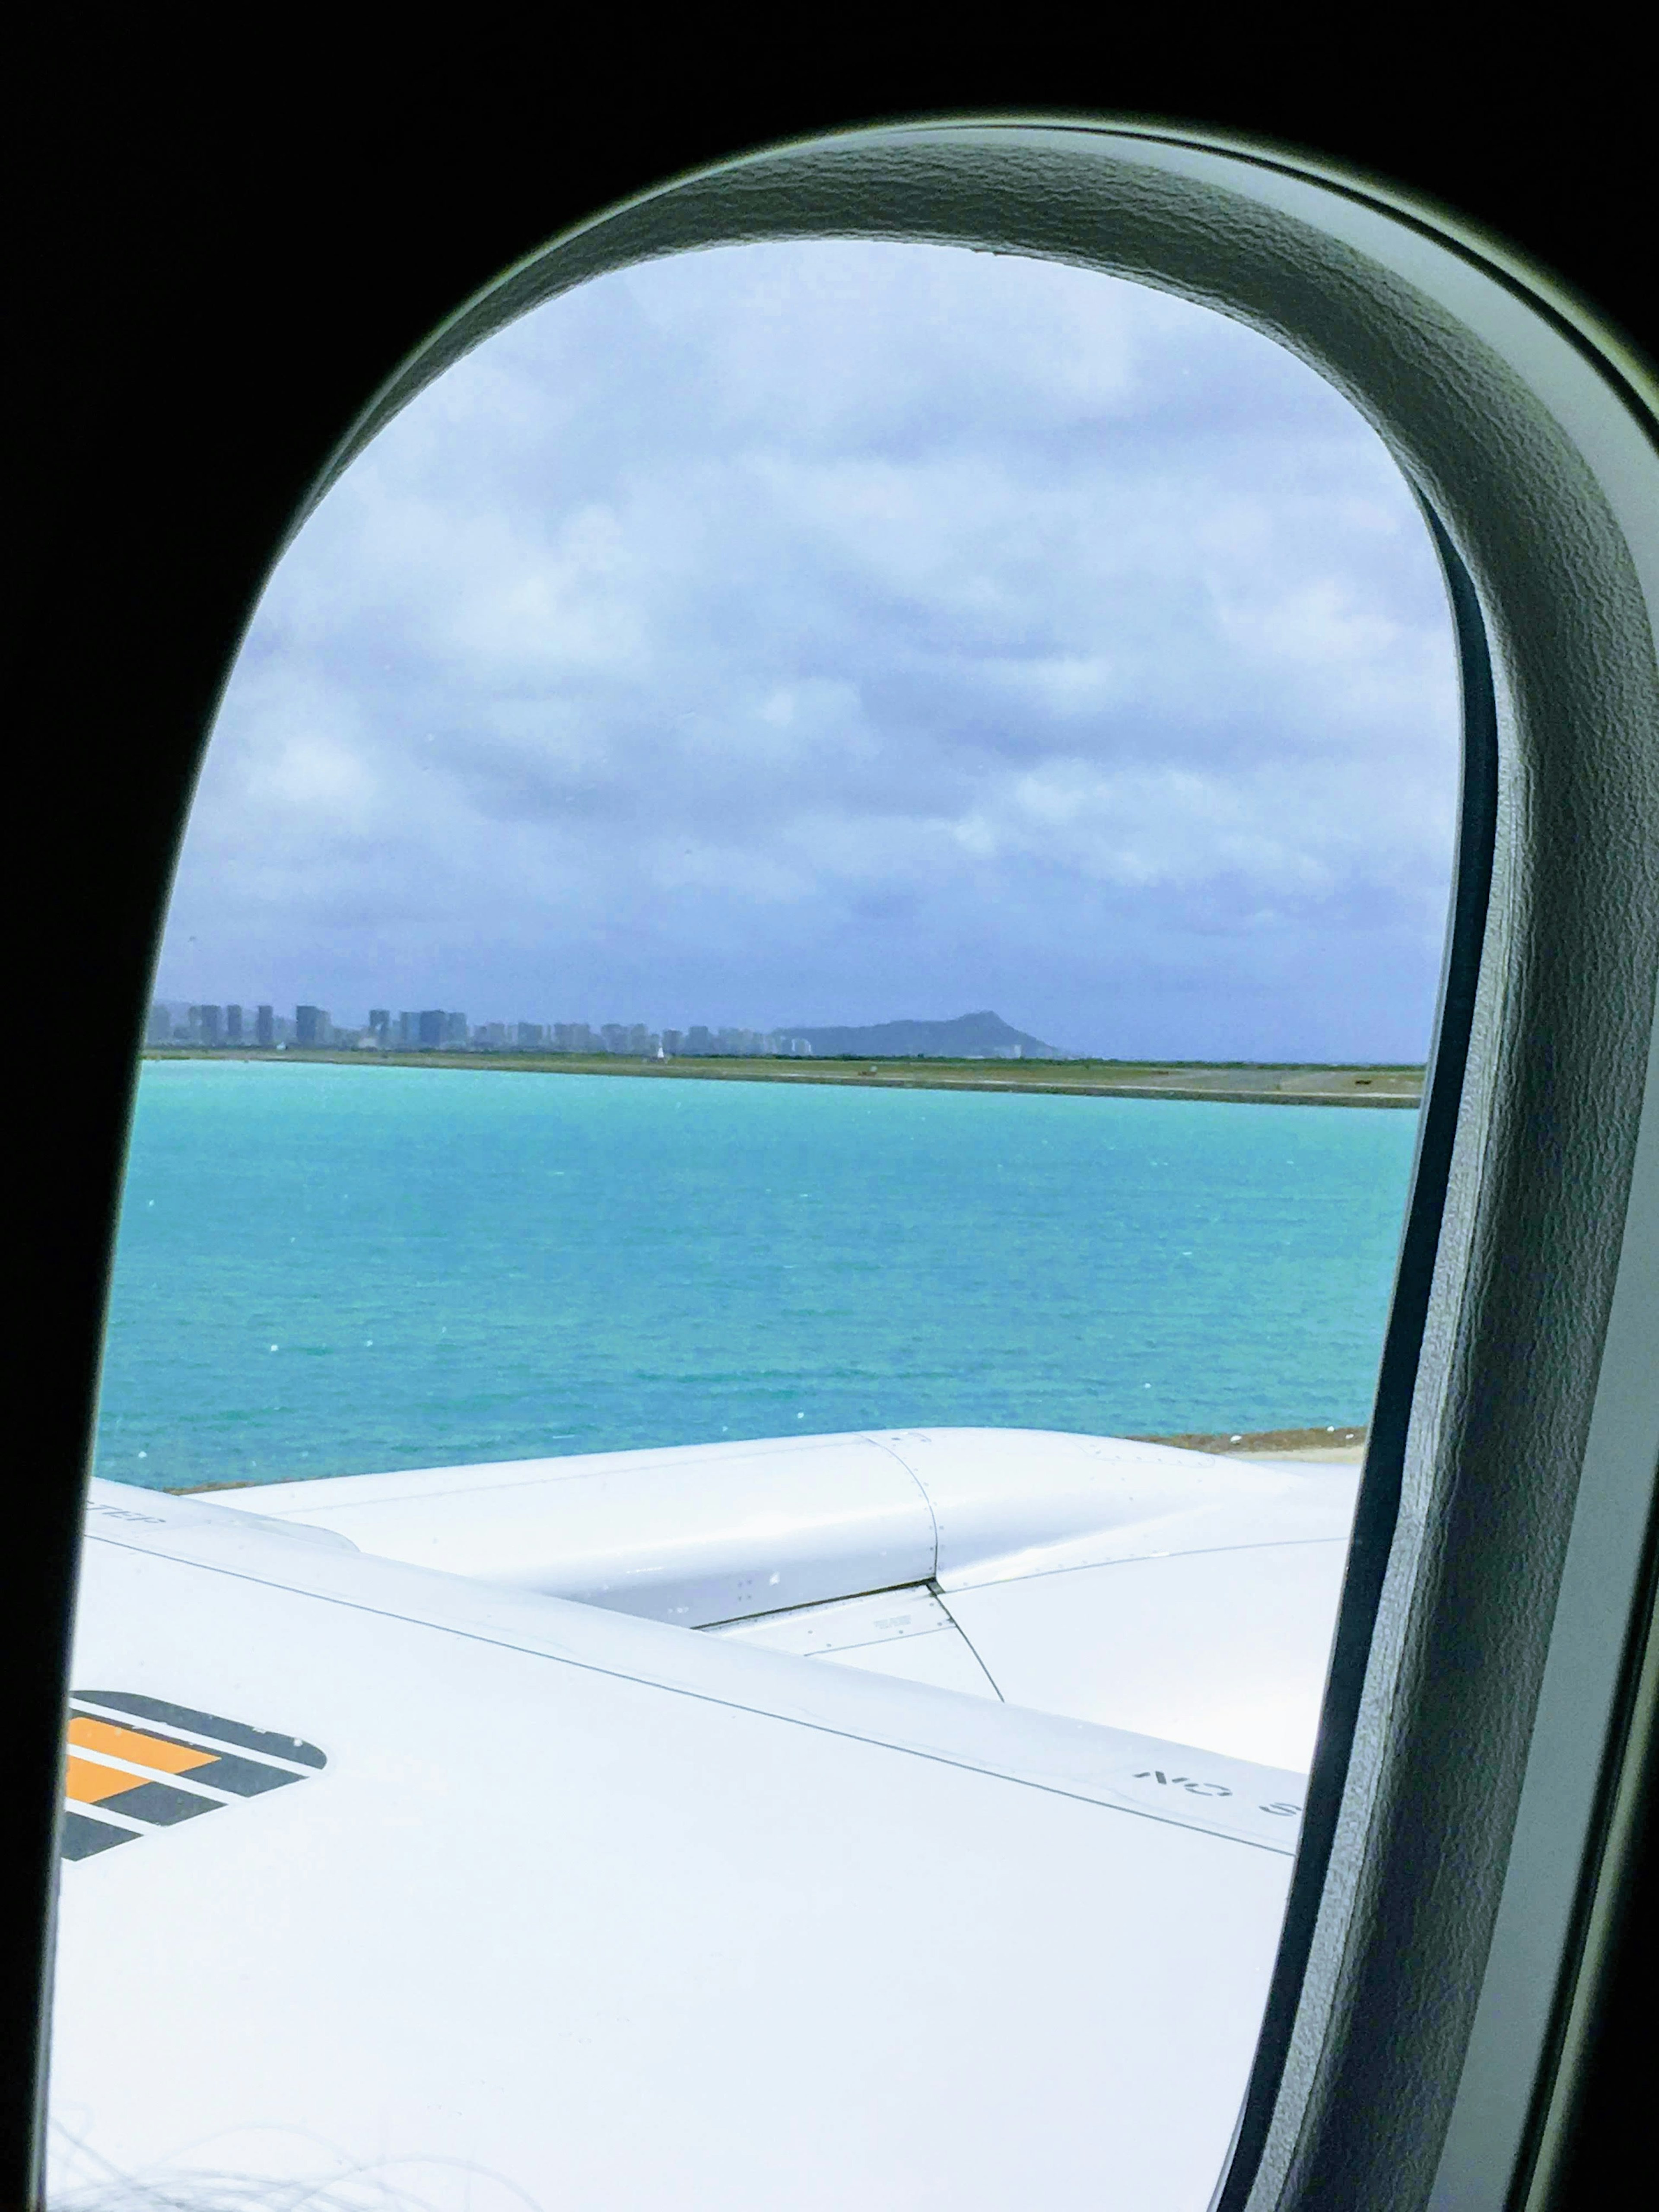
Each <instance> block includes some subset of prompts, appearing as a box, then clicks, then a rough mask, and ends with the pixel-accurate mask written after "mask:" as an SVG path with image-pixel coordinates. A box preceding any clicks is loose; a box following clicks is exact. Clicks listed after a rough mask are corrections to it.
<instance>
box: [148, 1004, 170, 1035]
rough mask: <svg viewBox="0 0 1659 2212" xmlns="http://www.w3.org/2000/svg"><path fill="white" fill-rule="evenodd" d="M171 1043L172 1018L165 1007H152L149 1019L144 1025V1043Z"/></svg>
mask: <svg viewBox="0 0 1659 2212" xmlns="http://www.w3.org/2000/svg"><path fill="white" fill-rule="evenodd" d="M144 1042H145V1043H146V1044H171V1043H172V1042H173V1016H172V1015H171V1014H170V1013H169V1012H167V1008H166V1007H165V1006H152V1007H151V1008H150V1010H149V1020H148V1021H147V1022H146V1023H145V1024H144Z"/></svg>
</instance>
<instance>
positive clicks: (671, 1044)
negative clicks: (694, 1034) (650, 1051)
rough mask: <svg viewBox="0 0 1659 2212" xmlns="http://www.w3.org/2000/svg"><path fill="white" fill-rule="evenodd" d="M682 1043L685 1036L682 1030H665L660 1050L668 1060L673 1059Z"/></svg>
mask: <svg viewBox="0 0 1659 2212" xmlns="http://www.w3.org/2000/svg"><path fill="white" fill-rule="evenodd" d="M684 1042H685V1036H684V1031H683V1030H664V1031H663V1033H662V1048H663V1051H664V1053H665V1054H666V1056H667V1057H668V1058H669V1059H670V1060H672V1059H673V1057H674V1055H675V1054H676V1053H677V1052H678V1050H679V1048H680V1047H681V1046H682V1045H683V1044H684Z"/></svg>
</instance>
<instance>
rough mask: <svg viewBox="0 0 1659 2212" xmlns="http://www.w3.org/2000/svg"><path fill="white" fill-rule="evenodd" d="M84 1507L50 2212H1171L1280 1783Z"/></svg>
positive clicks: (1115, 1732) (1043, 1532)
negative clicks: (55, 2209)
mask: <svg viewBox="0 0 1659 2212" xmlns="http://www.w3.org/2000/svg"><path fill="white" fill-rule="evenodd" d="M369 1480H371V1481H372V1482H380V1483H386V1482H387V1481H388V1480H391V1479H389V1478H370V1479H369ZM301 1487H306V1488H313V1487H319V1486H291V1488H292V1489H294V1490H298V1489H300V1488H301ZM237 1502H238V1504H239V1505H241V1506H243V1507H252V1508H253V1509H254V1510H253V1512H252V1515H251V1516H250V1514H249V1513H248V1512H247V1511H246V1510H243V1511H233V1510H226V1507H225V1506H224V1505H222V1504H198V1503H194V1502H189V1503H187V1502H184V1501H178V1500H168V1499H162V1498H155V1497H154V1496H153V1495H151V1494H149V1493H141V1492H133V1491H131V1490H128V1489H123V1488H118V1487H117V1486H110V1485H106V1484H98V1485H94V1500H93V1508H92V1510H91V1511H90V1513H89V1516H88V1545H87V1553H86V1565H85V1571H84V1579H83V1585H82V1601H81V1612H80V1629H79V1636H78V1642H77V1649H76V1671H75V1678H74V1679H75V1683H76V1690H77V1692H78V1693H79V1694H78V1695H77V1697H76V1701H75V1703H76V1711H75V1717H74V1721H73V1723H72V1735H73V1737H74V1739H75V1740H74V1742H73V1745H72V1751H73V1765H72V1769H71V1778H70V1791H71V1796H70V1805H71V1809H72V1814H73V1817H74V1820H75V1822H76V1823H80V1824H82V1826H80V1827H79V1828H78V1829H76V1831H75V1832H76V1836H77V1838H78V1841H77V1842H76V1844H75V1845H74V1848H76V1849H77V1850H80V1849H82V1846H84V1853H83V1855H82V1856H80V1857H75V1858H72V1859H71V1860H70V1863H66V1865H65V1867H64V1886H63V1905H62V1918H61V1928H60V1934H59V1959H58V2002H57V2008H56V2015H55V2046H54V2056H53V2073H52V2087H53V2113H54V2131H53V2161H54V2163H53V2172H52V2191H53V2197H54V2199H55V2201H57V2202H58V2203H63V2204H64V2205H82V2204H90V2203H99V2204H111V2203H153V2202H155V2201H157V2199H158V2198H159V2199H160V2201H162V2202H165V2203H169V2204H171V2203H175V2202H177V2203H203V2204H207V2203H212V2204H214V2205H216V2206H217V2205H224V2204H229V2203H234V2204H237V2205H240V2204H242V2203H255V2202H257V2203H284V2204H286V2203H297V2202H299V2201H300V2198H299V2196H298V2195H297V2194H296V2192H297V2191H301V2190H309V2191H313V2192H316V2194H315V2195H314V2196H312V2197H306V2199H305V2201H306V2202H307V2203H313V2202H315V2203H335V2204H338V2205H353V2206H356V2205H362V2206H368V2205H375V2206H380V2205H391V2204H410V2205H412V2204H416V2203H418V2204H420V2205H422V2206H424V2207H433V2208H441V2212H449V2208H451V2207H453V2208H457V2209H458V2212H459V2208H461V2207H466V2208H469V2212H495V2207H497V2206H501V2207H507V2206H509V2205H511V2206H515V2207H518V2206H523V2205H525V2204H526V2203H528V2204H534V2205H538V2206H544V2207H549V2208H551V2207H554V2206H558V2207H566V2206H582V2207H588V2206H593V2207H611V2206H618V2207H622V2206H628V2207H632V2206H644V2207H654V2206H659V2205H662V2206H666V2205H678V2204H697V2205H701V2204H719V2205H720V2206H721V2207H722V2208H730V2209H731V2212H740V2208H747V2207H750V2206H753V2207H757V2208H759V2207H762V2206H764V2207H766V2208H768V2212H775V2208H776V2207H777V2206H778V2205H780V2204H787V2205H790V2206H792V2207H794V2206H801V2207H819V2206H822V2207H825V2208H828V2207H832V2206H833V2207H836V2208H837V2209H838V2212H839V2208H842V2207H844V2206H846V2205H848V2204H850V2203H858V2204H860V2205H869V2206H872V2207H888V2206H891V2207H895V2208H897V2207H904V2208H907V2212H908V2208H912V2207H932V2206H939V2207H941V2208H943V2207H945V2206H947V2205H948V2206H950V2207H951V2208H963V2207H975V2206H985V2207H991V2206H996V2207H1004V2206H1006V2205H1008V2204H1010V2203H1041V2204H1042V2205H1044V2206H1045V2207H1054V2208H1062V2207H1065V2206H1068V2205H1079V2206H1081V2205H1085V2204H1087V2205H1091V2206H1095V2205H1098V2204H1100V2203H1124V2204H1126V2205H1128V2204H1133V2205H1134V2206H1135V2207H1137V2208H1138V2212H1139V2208H1148V2212H1156V2208H1160V2207H1168V2208H1171V2212H1173V2209H1174V2208H1181V2212H1202V2208H1203V2207H1204V2206H1205V2204H1206V2203H1207V2200H1208V2196H1209V2192H1210V2191H1211V2188H1212V2185H1213V2182H1214V2179H1215V2176H1216V2174H1217V2172H1218V2168H1219V2166H1220V2164H1221V2160H1222V2159H1223V2157H1224V2155H1225V2149H1226V2145H1227V2142H1228V2137H1229V2135H1230V2132H1231V2127H1232V2124H1233V2120H1234V2118H1235V2115H1236V2112H1237V2105H1238V2100H1239V2096H1240V2094H1241V2093H1242V2089H1243V2082H1244V2079H1245V2075H1246V2073H1247V2070H1248V2068H1249V2058H1250V2053H1251V2049H1252V2046H1253V2043H1254V2039H1255V2031H1256V2026H1257V2021H1258V2019H1259V2015H1260V2010H1261V2002H1262V1999H1263V1996H1264V1993H1265V1990H1266V1985H1267V1975H1268V1972H1269V1970H1270V1967H1271V1963H1272V1959H1273V1949H1274V1945H1275V1942H1276V1939H1277V1935H1278V1928H1279V1915H1280V1911H1281V1908H1282V1904H1283V1898H1284V1893H1285V1884H1286V1881H1287V1879H1288V1875H1289V1872H1290V1867H1291V1853H1292V1851H1293V1850H1294V1843H1295V1831H1296V1826H1297V1813H1298V1811H1299V1807H1300V1796H1301V1784H1300V1780H1299V1778H1298V1777H1297V1775H1296V1774H1295V1773H1293V1772H1291V1771H1283V1770H1279V1769H1275V1768H1273V1767H1272V1766H1269V1765H1255V1764H1251V1763H1249V1762H1247V1761H1245V1760H1243V1759H1239V1758H1237V1757H1232V1756H1228V1755H1227V1754H1226V1753H1225V1750H1203V1749H1194V1748H1192V1747H1188V1746H1186V1745H1183V1744H1182V1742H1180V1741H1165V1740H1162V1739H1159V1738H1154V1737H1152V1736H1149V1735H1146V1734H1145V1733H1139V1734H1138V1733H1135V1732H1133V1731H1131V1730H1128V1729H1120V1728H1111V1727H1104V1726H1102V1725H1099V1724H1098V1723H1097V1722H1093V1721H1090V1720H1081V1719H1076V1718H1072V1717H1066V1716H1064V1715H1063V1714H1058V1713H1054V1712H1039V1711H1030V1710H1026V1709H1024V1708H1021V1707H1018V1706H1016V1705H1013V1704H1012V1703H1006V1702H1003V1701H1002V1700H1001V1699H999V1698H998V1697H996V1696H993V1695H990V1694H986V1693H984V1692H982V1691H981V1693H980V1694H975V1695H963V1694H961V1693H960V1692H959V1691H957V1690H954V1689H951V1688H949V1687H944V1688H940V1687H934V1686H930V1684H929V1683H928V1682H927V1680H899V1679H896V1678H895V1677H894V1676H893V1675H891V1674H885V1673H881V1672H875V1671H871V1670H870V1669H869V1668H868V1667H867V1666H863V1665H860V1664H857V1663H854V1664H842V1665H833V1664H831V1665H823V1664H819V1663H812V1662H813V1660H814V1657H815V1656H830V1657H834V1656H836V1654H833V1653H819V1654H817V1655H814V1654H813V1653H811V1652H810V1651H808V1652H805V1653H804V1652H803V1651H801V1650H787V1649H777V1648H774V1649H768V1648H764V1645H763V1644H758V1643H757V1641H756V1640H755V1638H752V1637H745V1636H743V1635H740V1634H733V1633H716V1634H708V1635H696V1634H692V1633H690V1632H687V1631H686V1630H685V1629H684V1628H682V1627H676V1626H669V1625H665V1624H664V1623H662V1622H660V1621H653V1620H645V1619H641V1618H638V1617H634V1616H630V1615H629V1613H623V1612H620V1611H617V1610H605V1609H602V1608H601V1607H598V1606H596V1605H594V1604H592V1603H579V1602H573V1601H569V1600H568V1599H562V1598H559V1597H556V1596H548V1595H544V1594H542V1593H540V1592H539V1591H534V1590H526V1589H506V1588H502V1587H499V1586H496V1585H495V1584H492V1583H487V1582H485V1581H483V1580H479V1579H472V1580H468V1579H465V1578H464V1577H461V1576H459V1575H458V1574H455V1573H452V1572H444V1571H437V1570H435V1569H434V1568H432V1567H416V1566H411V1565H407V1564H405V1563H402V1562H399V1561H397V1560H389V1559H382V1558H376V1557H372V1556H369V1555H368V1552H367V1550H355V1549H354V1548H353V1547H352V1542H351V1541H348V1540H346V1539H345V1538H344V1537H343V1534H341V1532H340V1530H338V1529H335V1530H332V1531H331V1530H328V1529H325V1528H316V1527H302V1526H284V1525H283V1523H282V1521H281V1517H280V1516H272V1515H270V1514H269V1513H267V1512H265V1511H264V1508H265V1507H266V1506H267V1505H269V1504H274V1503H276V1502H277V1501H276V1500H275V1499H273V1498H272V1497H271V1493H270V1492H257V1493H254V1494H252V1496H249V1497H246V1498H240V1499H239V1500H238V1501H237ZM930 1510H931V1509H930ZM1061 1517H1062V1518H1063V1517H1064V1516H1061ZM1124 1525H1126V1526H1127V1523H1126V1524H1124ZM363 1533H364V1532H363V1531H362V1529H361V1528H360V1530H359V1534H360V1535H361V1534H363ZM1026 1533H1030V1531H1029V1530H1028V1531H1027V1532H1026ZM1075 1533H1076V1531H1075V1528H1074V1529H1073V1534H1075ZM1036 1534H1037V1535H1038V1536H1039V1537H1040V1538H1041V1539H1042V1541H1043V1542H1050V1543H1051V1542H1053V1541H1057V1540H1060V1541H1070V1540H1071V1539H1070V1537H1068V1536H1066V1535H1065V1533H1064V1532H1060V1537H1059V1539H1057V1537H1056V1531H1055V1529H1054V1526H1053V1521H1052V1516H1050V1517H1049V1518H1048V1519H1045V1518H1044V1517H1043V1516H1042V1515H1038V1516H1036ZM1096 1534H1097V1536H1098V1535H1099V1534H1100V1532H1099V1531H1098V1530H1097V1531H1096ZM838 1541H839V1540H838ZM924 1548H925V1545H924ZM1030 1548H1031V1547H1029V1546H1028V1547H1027V1549H1028V1550H1029V1549H1030ZM1038 1548H1041V1547H1040V1546H1039V1547H1038ZM1005 1549H1006V1547H1005ZM1240 1556H1241V1557H1242V1556H1243V1554H1242V1553H1241V1555H1240ZM932 1565H933V1566H934V1567H937V1565H939V1559H938V1556H937V1554H936V1555H935V1558H934V1559H933V1563H932ZM767 1571H768V1572H770V1571H771V1570H770V1569H768V1570H767ZM963 1571H969V1569H968V1568H964V1569H963ZM1108 1571H1119V1570H1116V1569H1108ZM1068 1578H1069V1579H1072V1580H1073V1581H1075V1577H1068V1575H1067V1574H1066V1572H1060V1573H1057V1574H1056V1575H1055V1576H1054V1577H1052V1579H1053V1581H1054V1583H1055V1585H1056V1586H1058V1584H1059V1583H1060V1582H1063V1581H1066V1580H1067V1579H1068ZM921 1581H922V1583H923V1587H922V1590H921V1595H922V1596H923V1597H925V1598H926V1599H927V1601H928V1603H929V1604H931V1605H938V1606H939V1607H940V1608H941V1610H943V1609H944V1607H945V1604H946V1603H947V1602H948V1603H951V1604H954V1603H956V1602H957V1598H956V1597H955V1596H953V1595H951V1594H950V1593H948V1592H947V1593H945V1596H944V1597H941V1596H940V1595H939V1594H938V1593H939V1589H940V1587H941V1585H940V1583H939V1577H937V1575H929V1576H927V1577H921ZM929 1581H931V1582H932V1583H933V1588H931V1589H929V1588H927V1583H928V1582H929ZM1030 1586H1031V1587H1035V1586H1036V1584H1035V1583H1032V1584H1030ZM680 1587H681V1588H682V1590H683V1589H684V1577H682V1582H681V1585H680ZM780 1587H781V1585H780ZM990 1587H991V1585H989V1584H985V1585H981V1590H980V1592H979V1594H980V1595H982V1594H983V1590H984V1589H988V1588H990ZM1077 1587H1079V1588H1082V1587H1084V1585H1083V1584H1082V1583H1077ZM682 1601H684V1600H683V1597H679V1598H675V1599H674V1600H673V1601H672V1602H674V1603H679V1602H682ZM823 1602H824V1603H825V1604H826V1605H829V1606H834V1605H836V1604H839V1603H842V1602H844V1600H842V1599H839V1598H837V1599H829V1600H825V1601H823ZM882 1602H883V1603H884V1604H885V1605H887V1606H888V1607H889V1610H888V1611H887V1612H885V1613H883V1614H881V1615H880V1616H879V1618H880V1619H881V1620H887V1621H889V1622H892V1621H895V1620H896V1618H897V1615H898V1614H900V1613H907V1612H908V1611H911V1610H913V1607H912V1606H911V1603H910V1601H909V1600H908V1598H904V1599H902V1600H901V1601H897V1602H895V1601H892V1600H891V1598H890V1596H889V1597H887V1598H884V1599H883V1600H882ZM776 1610H777V1611H782V1610H787V1609H784V1608H779V1609H776ZM795 1612H796V1621H797V1626H796V1628H795V1630H794V1633H795V1634H796V1635H797V1636H798V1637H799V1635H800V1633H801V1632H802V1631H801V1629H800V1626H799V1622H800V1620H801V1617H802V1616H801V1613H800V1609H799V1608H796V1609H795ZM748 1618H749V1619H750V1620H751V1621H753V1620H756V1619H757V1618H758V1616H757V1614H755V1613H751V1614H750V1616H748ZM773 1626H774V1632H775V1633H776V1632H778V1630H779V1624H778V1621H777V1619H776V1612H775V1613H774V1615H773ZM944 1632H945V1624H944V1623H943V1622H940V1621H938V1620H933V1618H932V1617H931V1616H929V1618H928V1620H927V1626H925V1627H920V1626H918V1627H915V1628H914V1629H912V1628H906V1627H904V1626H902V1625H901V1626H900V1627H899V1629H898V1631H897V1632H896V1634H895V1633H892V1632H890V1630H881V1631H879V1632H878V1633H879V1634H880V1636H881V1637H882V1638H883V1640H884V1643H889V1644H908V1647H909V1649H910V1650H912V1651H913V1652H914V1651H915V1650H919V1649H920V1647H921V1645H923V1644H926V1643H927V1640H928V1639H929V1638H936V1637H938V1636H939V1635H940V1634H942V1633H944ZM1327 1632H1328V1624H1327ZM950 1633H951V1634H953V1635H959V1634H960V1633H961V1632H960V1630H959V1629H957V1627H956V1626H955V1624H954V1621H953V1622H952V1624H951V1629H950ZM860 1648H866V1647H862V1646H859V1645H843V1646H842V1649H843V1650H848V1651H852V1650H858V1649H860ZM181 1808H182V1809H181ZM94 1830H101V1831H104V1832H106V1835H114V1836H117V1837H118V1838H119V1840H118V1841H104V1842H103V1843H102V1844H101V1846H100V1844H99V1839H98V1838H97V1837H96V1836H95V1835H94V1834H93V1833H92V1832H93V1831H94ZM144 2191H149V2192H150V2194H149V2195H148V2196H147V2195H145V2194H144V2193H143V2192H144Z"/></svg>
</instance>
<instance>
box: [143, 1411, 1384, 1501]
mask: <svg viewBox="0 0 1659 2212" xmlns="http://www.w3.org/2000/svg"><path fill="white" fill-rule="evenodd" d="M1365 1437H1366V1431H1364V1429H1355V1428H1340V1427H1334V1428H1323V1429H1259V1430H1255V1431H1249V1432H1247V1433H1243V1434H1239V1435H1235V1436H1212V1435H1210V1434H1208V1433H1207V1432H1206V1433H1194V1434H1191V1435H1187V1436H1178V1437H1126V1438H1125V1442H1126V1443H1135V1444H1176V1445H1178V1446H1179V1447H1180V1448H1181V1449H1182V1450H1183V1451H1201V1452H1210V1453H1212V1454H1213V1455H1214V1456H1215V1457H1216V1458H1218V1459H1267V1458H1272V1459H1299V1460H1307V1461H1308V1462H1310V1463H1314V1462H1317V1463H1320V1464H1323V1465H1328V1466H1340V1467H1358V1465H1359V1463H1360V1462H1361V1461H1362V1460H1363V1459H1364V1455H1365ZM640 1449H642V1450H645V1449H650V1447H649V1446H644V1445H642V1446H641V1447H640ZM574 1456H577V1457H580V1456H581V1455H580V1454H576V1455H574ZM282 1480H288V1481H290V1482H294V1481H306V1480H310V1478H309V1477H307V1476H304V1475H289V1476H287V1477H285V1478H282ZM264 1487H265V1485H264V1484H263V1483H258V1482H195V1483H191V1484H188V1485H186V1486H185V1488H183V1489H181V1490H168V1491H167V1492H166V1493H165V1494H166V1495H167V1497H169V1498H205V1497H207V1496H208V1495H209V1494H210V1492H213V1491H216V1490H262V1489H264Z"/></svg>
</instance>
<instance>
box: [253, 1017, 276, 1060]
mask: <svg viewBox="0 0 1659 2212" xmlns="http://www.w3.org/2000/svg"><path fill="white" fill-rule="evenodd" d="M253 1041H254V1042H255V1043H256V1044H257V1045H258V1046H259V1047H260V1048H261V1050H262V1051H264V1052H269V1051H270V1048H271V1047H272V1045H274V1044H275V1043H276V1014H275V1012H273V1010H272V1009H271V1008H270V1006H261V1007H260V1008H259V1010H258V1012H257V1013H256V1014H255V1015H254V1017H253Z"/></svg>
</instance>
